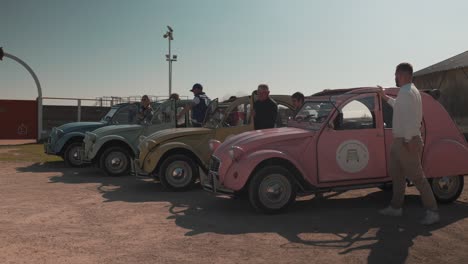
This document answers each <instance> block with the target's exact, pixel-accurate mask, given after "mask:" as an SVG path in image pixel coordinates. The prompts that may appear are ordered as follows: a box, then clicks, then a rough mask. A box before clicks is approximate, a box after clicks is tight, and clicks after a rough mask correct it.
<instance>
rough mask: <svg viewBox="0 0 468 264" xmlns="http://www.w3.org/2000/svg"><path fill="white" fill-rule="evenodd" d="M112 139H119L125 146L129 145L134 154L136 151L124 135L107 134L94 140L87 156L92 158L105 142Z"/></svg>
mask: <svg viewBox="0 0 468 264" xmlns="http://www.w3.org/2000/svg"><path fill="white" fill-rule="evenodd" d="M113 140H117V141H121V142H122V143H125V144H126V145H127V146H129V147H130V149H131V150H132V151H133V154H134V155H135V154H136V153H137V149H136V148H135V147H134V146H133V145H132V144H130V142H128V140H127V139H126V138H125V137H122V136H119V135H107V136H104V137H102V138H98V139H97V140H96V142H95V143H94V146H93V150H92V152H91V153H90V154H89V155H88V158H89V159H94V158H95V157H96V155H97V154H98V153H99V151H100V150H101V148H102V146H104V145H105V144H106V143H107V142H109V141H113Z"/></svg>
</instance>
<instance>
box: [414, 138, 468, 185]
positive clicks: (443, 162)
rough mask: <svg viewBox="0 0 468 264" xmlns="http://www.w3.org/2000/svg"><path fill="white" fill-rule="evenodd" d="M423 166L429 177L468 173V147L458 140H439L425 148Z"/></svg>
mask: <svg viewBox="0 0 468 264" xmlns="http://www.w3.org/2000/svg"><path fill="white" fill-rule="evenodd" d="M423 168H424V172H425V174H426V177H428V178H433V177H443V176H453V175H465V174H468V148H467V146H466V144H462V143H460V142H459V141H456V140H452V139H441V140H437V141H435V142H433V143H432V144H430V145H429V146H427V147H426V148H425V150H424V157H423Z"/></svg>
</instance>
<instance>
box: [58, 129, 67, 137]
mask: <svg viewBox="0 0 468 264" xmlns="http://www.w3.org/2000/svg"><path fill="white" fill-rule="evenodd" d="M63 135H65V132H63V130H62V129H57V138H61V137H63Z"/></svg>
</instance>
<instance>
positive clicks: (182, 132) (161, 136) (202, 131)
mask: <svg viewBox="0 0 468 264" xmlns="http://www.w3.org/2000/svg"><path fill="white" fill-rule="evenodd" d="M211 131H212V129H210V128H204V127H192V128H169V129H164V130H161V131H158V132H155V133H153V134H151V135H149V136H148V137H147V138H146V139H147V140H154V141H156V142H158V143H159V142H163V141H166V140H169V139H174V138H179V137H185V136H193V135H206V134H208V133H210V132H211Z"/></svg>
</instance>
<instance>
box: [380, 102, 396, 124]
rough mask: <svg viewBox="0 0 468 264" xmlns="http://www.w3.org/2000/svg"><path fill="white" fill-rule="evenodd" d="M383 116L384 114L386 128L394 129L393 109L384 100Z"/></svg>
mask: <svg viewBox="0 0 468 264" xmlns="http://www.w3.org/2000/svg"><path fill="white" fill-rule="evenodd" d="M382 114H383V121H384V128H392V127H393V107H392V106H391V105H389V104H388V103H387V102H385V101H383V100H382Z"/></svg>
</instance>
